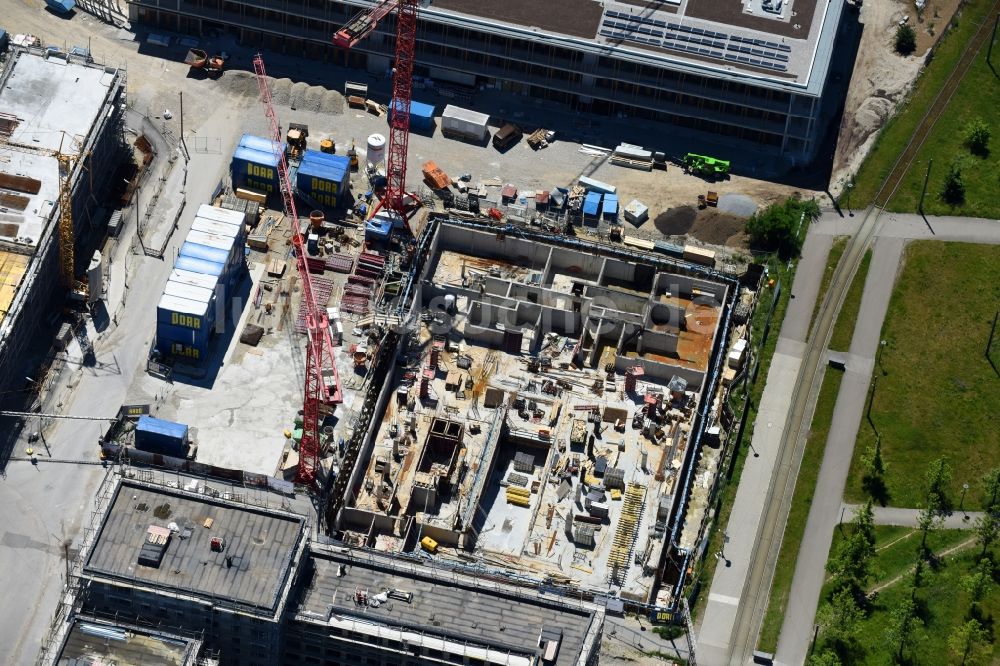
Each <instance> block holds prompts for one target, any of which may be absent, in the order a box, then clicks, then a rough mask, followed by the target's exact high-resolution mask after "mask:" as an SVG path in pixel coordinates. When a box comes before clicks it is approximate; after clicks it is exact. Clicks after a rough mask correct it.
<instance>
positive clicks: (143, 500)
mask: <svg viewBox="0 0 1000 666" xmlns="http://www.w3.org/2000/svg"><path fill="white" fill-rule="evenodd" d="M150 526H156V527H161V528H171V529H174V527H171V526H175V527H176V529H177V531H176V532H174V533H173V534H172V536H171V537H170V540H169V542H168V543H167V547H166V551H165V553H164V555H163V560H162V562H161V563H160V566H159V567H156V568H154V567H149V566H143V565H140V564H139V563H138V557H139V551H140V549H141V548H142V546H143V544H144V543H145V541H146V531H147V529H148V528H149V527H150ZM304 527H305V519H304V518H303V517H302V516H299V515H296V514H289V513H280V512H275V511H269V510H266V509H263V508H258V507H254V506H250V505H245V504H238V503H236V502H234V501H227V500H225V499H221V498H220V499H216V498H213V497H210V496H200V495H194V494H190V493H185V492H182V491H179V490H172V489H170V488H165V487H156V486H147V485H144V484H140V483H136V482H134V481H129V480H123V481H122V482H121V484H120V485H119V486H118V488H117V489H116V491H115V497H114V499H113V500H112V502H111V503H110V504H109V506H108V508H107V510H106V512H105V515H104V518H103V520H102V522H101V527H100V532H99V533H98V534H97V537H96V539H95V542H94V546H93V548H92V549H91V551H90V553H89V555H88V557H87V560H86V564H85V566H84V573H85V574H89V575H92V576H94V575H96V576H100V575H102V574H103V575H107V576H111V577H114V578H118V579H121V580H122V581H123V582H126V583H128V584H132V585H142V584H149V585H152V586H155V587H157V588H160V589H164V590H165V591H173V592H176V593H186V594H195V595H199V596H203V597H209V598H212V599H213V600H218V599H222V600H228V601H231V602H234V603H237V604H244V605H250V606H253V607H256V608H259V609H263V610H266V611H270V612H274V611H275V610H276V609H277V607H278V605H279V602H280V600H281V597H282V590H283V589H284V588H285V583H286V581H287V580H288V578H289V575H290V574H291V570H292V562H293V560H294V557H295V553H296V551H297V549H298V548H299V545H300V542H301V540H302V539H303V538H304ZM188 530H189V531H188ZM213 537H222V538H223V539H224V540H225V548H224V550H223V551H222V552H216V551H213V550H212V548H211V543H210V542H211V540H212V538H213Z"/></svg>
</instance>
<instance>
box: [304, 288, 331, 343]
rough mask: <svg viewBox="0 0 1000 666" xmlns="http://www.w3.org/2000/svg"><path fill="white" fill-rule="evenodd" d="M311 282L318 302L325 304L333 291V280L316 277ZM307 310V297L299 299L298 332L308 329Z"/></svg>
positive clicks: (321, 304)
mask: <svg viewBox="0 0 1000 666" xmlns="http://www.w3.org/2000/svg"><path fill="white" fill-rule="evenodd" d="M311 282H312V288H313V296H314V297H315V299H316V302H317V303H318V304H319V305H320V307H323V306H325V305H326V303H328V302H329V301H330V294H331V293H333V281H332V280H327V279H325V278H317V277H314V278H312V280H311ZM307 312H308V308H307V307H306V303H305V298H301V299H299V315H298V317H297V318H296V319H295V332H296V333H305V332H306V330H308V326H307V325H306V314H307Z"/></svg>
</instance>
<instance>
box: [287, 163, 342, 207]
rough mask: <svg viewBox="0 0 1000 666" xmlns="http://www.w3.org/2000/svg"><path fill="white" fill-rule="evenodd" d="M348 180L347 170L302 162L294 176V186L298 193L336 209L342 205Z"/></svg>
mask: <svg viewBox="0 0 1000 666" xmlns="http://www.w3.org/2000/svg"><path fill="white" fill-rule="evenodd" d="M349 180H350V177H349V176H348V171H347V169H339V168H337V167H334V166H330V165H329V164H324V163H322V162H318V161H313V162H305V161H303V162H302V164H301V165H300V166H299V170H298V173H297V174H296V176H295V185H296V187H298V189H299V191H300V192H304V193H305V194H307V195H308V196H309V197H311V198H313V199H315V200H316V201H318V202H319V203H321V204H323V205H325V206H329V207H330V208H337V207H338V206H343V204H344V201H345V196H344V195H345V194H346V193H347V183H348V182H349Z"/></svg>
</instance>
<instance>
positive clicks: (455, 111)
mask: <svg viewBox="0 0 1000 666" xmlns="http://www.w3.org/2000/svg"><path fill="white" fill-rule="evenodd" d="M489 120H490V117H489V116H488V115H486V114H485V113H479V112H478V111H472V110H470V109H463V108H462V107H460V106H452V105H451V104H449V105H448V106H446V107H444V111H443V112H442V113H441V131H442V133H443V134H444V135H445V136H458V137H460V138H463V139H468V140H470V141H482V140H484V139H485V138H486V137H487V136H489V133H490V130H489V127H488V123H489Z"/></svg>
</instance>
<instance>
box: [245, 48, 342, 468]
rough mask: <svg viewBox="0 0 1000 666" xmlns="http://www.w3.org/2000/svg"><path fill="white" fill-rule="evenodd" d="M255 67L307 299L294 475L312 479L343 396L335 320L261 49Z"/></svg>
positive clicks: (279, 183) (305, 299)
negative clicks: (317, 276) (321, 295)
mask: <svg viewBox="0 0 1000 666" xmlns="http://www.w3.org/2000/svg"><path fill="white" fill-rule="evenodd" d="M253 69H254V72H255V73H256V74H257V87H258V88H259V89H260V98H261V101H262V102H263V103H264V114H265V115H266V116H267V120H268V122H269V123H270V127H271V148H272V150H273V151H274V158H275V161H276V162H277V164H278V189H280V190H281V198H282V201H283V204H284V208H285V215H287V216H288V219H289V220H290V221H291V223H292V232H293V235H292V245H293V247H294V249H295V262H296V264H297V266H298V269H299V278H300V280H301V282H302V302H303V307H304V308H306V332H307V335H308V343H307V344H308V349H307V352H306V377H305V397H304V399H303V406H302V439H301V440H300V442H299V467H298V470H297V472H296V475H295V481H296V482H297V483H302V484H305V485H312V484H313V483H314V482H315V481H316V470H317V469H318V468H319V457H320V442H319V417H320V411H321V409H322V408H323V406H324V405H325V406H330V405H336V404H339V403H341V402H343V394H342V393H341V389H340V375H339V374H338V373H337V364H336V361H335V359H334V355H333V340H332V339H331V337H330V322H329V320H328V319H327V316H326V304H325V303H317V302H316V295H315V294H316V292H315V291H314V290H313V284H312V278H311V277H310V275H309V267H308V265H307V264H306V244H305V240H304V239H303V238H302V230H301V229H300V227H299V216H298V213H297V212H296V210H295V197H294V196H293V190H292V181H291V179H290V177H289V175H288V162H287V161H286V160H285V152H284V151H283V150H282V148H281V125H280V124H279V123H278V116H277V115H276V114H275V112H274V104H273V103H272V101H271V87H270V86H269V85H268V82H267V74H266V73H265V72H264V58H263V57H262V56H261V55H260V54H258V55H256V56H255V57H254V59H253Z"/></svg>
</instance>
